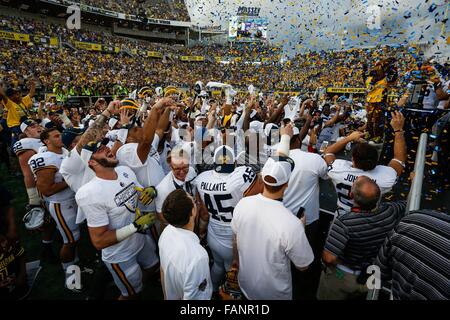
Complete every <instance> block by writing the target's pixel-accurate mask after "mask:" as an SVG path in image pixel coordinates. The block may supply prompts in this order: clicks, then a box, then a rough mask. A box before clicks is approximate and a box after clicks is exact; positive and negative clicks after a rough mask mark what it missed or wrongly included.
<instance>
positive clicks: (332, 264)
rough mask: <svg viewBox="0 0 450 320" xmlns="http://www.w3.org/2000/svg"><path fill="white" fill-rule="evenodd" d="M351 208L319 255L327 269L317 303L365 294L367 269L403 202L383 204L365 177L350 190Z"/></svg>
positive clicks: (400, 212) (339, 219) (335, 224)
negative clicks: (352, 203)
mask: <svg viewBox="0 0 450 320" xmlns="http://www.w3.org/2000/svg"><path fill="white" fill-rule="evenodd" d="M352 197H353V200H354V206H353V208H352V209H351V211H350V212H348V213H346V214H344V215H342V216H339V217H337V218H336V219H335V220H334V222H333V225H332V226H331V229H330V232H329V234H328V239H327V242H326V244H325V248H324V251H323V254H322V260H323V262H324V263H325V264H326V269H325V270H324V271H323V272H322V275H321V278H320V284H319V289H318V292H317V298H318V299H319V300H347V299H355V298H361V297H363V296H365V295H366V293H367V287H366V283H365V282H366V277H364V276H365V275H366V268H367V267H368V266H369V265H372V262H373V260H374V258H375V257H376V255H377V254H378V251H379V249H380V247H381V246H382V245H383V243H384V240H385V239H386V236H387V235H388V233H389V232H390V231H392V229H393V228H394V227H395V226H396V225H397V224H398V222H399V221H400V219H401V218H402V217H403V216H404V214H405V207H406V204H405V202H391V203H382V204H380V205H378V203H379V200H380V188H379V187H378V185H377V184H376V183H375V182H374V181H373V180H371V179H369V178H368V177H366V176H360V177H359V178H358V179H356V181H355V183H354V184H353V187H352Z"/></svg>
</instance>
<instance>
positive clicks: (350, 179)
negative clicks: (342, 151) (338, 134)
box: [328, 159, 397, 211]
mask: <svg viewBox="0 0 450 320" xmlns="http://www.w3.org/2000/svg"><path fill="white" fill-rule="evenodd" d="M328 176H329V177H330V178H331V179H332V181H333V184H334V186H335V187H336V193H337V196H338V206H339V207H340V208H342V209H345V210H348V211H349V210H350V209H351V208H352V206H353V199H352V197H351V196H350V193H351V189H352V186H353V183H354V182H355V180H356V179H357V178H358V177H360V176H366V177H368V178H370V179H372V180H374V181H375V182H376V183H377V185H378V186H379V187H380V190H381V193H382V194H384V193H386V192H388V191H390V190H391V188H392V186H393V185H394V184H395V183H396V181H397V173H396V171H395V170H394V169H393V168H391V167H387V166H383V165H378V166H376V167H375V168H374V169H372V170H368V171H364V170H361V169H358V168H355V167H353V166H352V162H350V161H346V160H341V159H336V160H335V161H334V162H333V163H332V164H331V165H330V166H329V170H328Z"/></svg>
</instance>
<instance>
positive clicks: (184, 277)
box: [158, 189, 212, 300]
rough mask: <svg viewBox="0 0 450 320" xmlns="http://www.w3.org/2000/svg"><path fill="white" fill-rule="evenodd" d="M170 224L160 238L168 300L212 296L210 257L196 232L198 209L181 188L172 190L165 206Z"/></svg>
mask: <svg viewBox="0 0 450 320" xmlns="http://www.w3.org/2000/svg"><path fill="white" fill-rule="evenodd" d="M162 211H163V215H164V219H165V220H166V221H167V222H168V223H169V225H168V226H167V227H166V228H165V229H164V231H163V233H162V234H161V237H160V238H159V243H158V244H159V256H160V260H161V269H160V270H161V283H162V287H163V292H164V298H165V299H166V300H209V299H211V295H212V283H211V275H210V271H209V258H208V254H207V252H206V250H205V249H204V248H203V247H202V246H201V245H200V240H199V238H198V237H197V235H196V234H195V233H194V232H193V230H194V226H195V218H196V216H197V209H196V207H195V203H194V199H193V198H192V197H191V196H190V195H189V194H187V193H186V192H185V191H184V190H182V189H177V190H175V191H172V192H171V193H170V194H169V195H168V196H167V198H166V200H165V201H164V204H163V207H162Z"/></svg>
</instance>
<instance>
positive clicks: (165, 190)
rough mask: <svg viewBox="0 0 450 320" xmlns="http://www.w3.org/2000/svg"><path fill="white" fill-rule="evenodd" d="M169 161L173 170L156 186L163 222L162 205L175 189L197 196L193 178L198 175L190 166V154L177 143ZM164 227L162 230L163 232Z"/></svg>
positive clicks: (157, 202)
mask: <svg viewBox="0 0 450 320" xmlns="http://www.w3.org/2000/svg"><path fill="white" fill-rule="evenodd" d="M167 162H168V163H169V166H170V170H171V171H170V172H169V173H168V174H167V175H166V176H165V177H164V179H163V180H162V181H161V182H160V183H159V184H158V185H157V186H156V191H157V196H156V198H155V205H156V212H157V213H158V219H159V220H160V222H162V223H164V221H163V220H164V217H163V216H162V206H163V203H164V200H166V198H167V196H168V195H169V194H170V193H171V192H172V191H173V190H176V189H183V190H184V191H186V192H187V193H189V194H190V195H191V196H195V194H196V191H195V190H196V189H195V185H194V184H193V180H194V179H195V177H196V176H197V173H196V172H195V169H194V168H193V167H191V166H189V163H190V154H189V153H187V152H186V151H185V150H184V149H183V148H182V146H181V145H177V146H175V147H174V148H173V149H172V150H171V151H170V153H169V156H168V157H167ZM161 227H163V226H161ZM162 229H163V228H161V230H160V232H162Z"/></svg>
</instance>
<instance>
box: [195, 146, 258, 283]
mask: <svg viewBox="0 0 450 320" xmlns="http://www.w3.org/2000/svg"><path fill="white" fill-rule="evenodd" d="M235 161H236V159H235V156H234V152H233V149H232V148H231V147H229V146H226V145H222V146H220V147H218V148H217V149H216V150H215V152H214V163H215V169H214V170H208V171H205V172H203V173H201V174H200V175H198V176H197V178H196V179H195V185H196V187H197V190H198V193H199V194H200V197H201V200H202V202H203V203H204V205H205V206H206V209H207V210H208V213H209V215H210V218H209V223H208V233H207V242H208V246H209V248H210V249H211V252H212V255H213V259H214V264H213V266H212V269H211V280H212V282H213V288H214V291H218V287H219V285H220V283H221V281H222V280H223V279H224V277H225V273H226V271H228V270H229V268H230V266H231V262H232V260H233V231H232V230H231V225H230V223H231V220H232V219H233V211H234V208H235V206H236V204H237V203H238V202H239V200H241V199H242V198H243V197H245V196H250V195H255V194H257V193H260V192H261V191H262V183H261V180H260V179H259V178H258V176H257V175H256V173H255V172H254V171H253V169H252V168H250V167H247V166H241V167H236V162H235ZM201 219H202V220H205V219H204V217H201ZM199 233H200V234H202V233H203V230H199Z"/></svg>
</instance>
